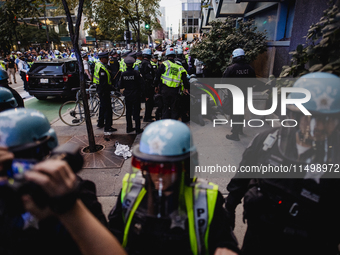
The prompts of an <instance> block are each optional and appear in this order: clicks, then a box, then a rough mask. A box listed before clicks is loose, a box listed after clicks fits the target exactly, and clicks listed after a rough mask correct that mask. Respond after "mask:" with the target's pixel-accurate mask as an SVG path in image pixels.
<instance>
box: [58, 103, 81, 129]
mask: <svg viewBox="0 0 340 255" xmlns="http://www.w3.org/2000/svg"><path fill="white" fill-rule="evenodd" d="M59 118H60V119H61V121H62V122H64V123H65V124H67V125H69V126H78V125H80V124H82V123H83V122H84V121H85V112H84V106H83V104H82V103H81V102H76V101H67V102H65V103H64V104H63V105H62V106H60V108H59Z"/></svg>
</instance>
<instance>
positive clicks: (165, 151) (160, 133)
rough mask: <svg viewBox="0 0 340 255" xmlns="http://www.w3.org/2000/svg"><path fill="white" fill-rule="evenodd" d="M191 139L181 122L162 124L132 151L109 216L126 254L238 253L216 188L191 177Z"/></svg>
mask: <svg viewBox="0 0 340 255" xmlns="http://www.w3.org/2000/svg"><path fill="white" fill-rule="evenodd" d="M191 138H192V137H191V132H190V129H189V128H188V127H187V126H186V125H185V124H183V123H182V122H179V121H175V120H160V121H156V122H153V123H152V124H150V125H148V127H147V128H146V129H145V131H144V132H143V134H142V137H141V141H140V144H139V146H136V147H134V149H133V158H132V172H131V173H130V174H126V175H125V177H124V179H123V185H122V190H121V192H120V194H119V197H118V200H117V204H116V206H115V207H114V208H113V209H112V211H111V212H110V214H109V216H108V218H109V229H110V230H111V232H112V233H113V234H114V235H115V236H116V237H117V238H118V240H119V241H120V242H121V243H122V245H123V247H124V248H125V249H126V251H127V252H128V254H165V255H167V254H171V255H173V254H177V255H180V254H183V255H184V254H186V255H187V254H229V255H232V254H233V255H235V254H237V252H238V248H237V241H236V239H235V237H234V235H233V232H232V230H231V227H230V225H229V222H230V221H229V219H228V217H227V214H226V211H225V210H224V208H223V207H222V205H223V197H222V195H221V193H220V192H219V191H218V186H217V185H215V184H214V183H211V182H207V181H205V180H201V179H197V178H193V179H192V178H190V165H191V167H194V166H195V165H197V164H198V160H197V151H196V148H195V146H194V145H193V143H192V139H191Z"/></svg>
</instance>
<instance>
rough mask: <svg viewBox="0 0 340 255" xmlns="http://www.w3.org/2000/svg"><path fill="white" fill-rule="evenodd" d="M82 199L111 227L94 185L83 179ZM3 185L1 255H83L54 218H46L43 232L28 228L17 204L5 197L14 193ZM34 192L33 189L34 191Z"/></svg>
mask: <svg viewBox="0 0 340 255" xmlns="http://www.w3.org/2000/svg"><path fill="white" fill-rule="evenodd" d="M79 181H80V183H79V191H78V197H79V198H80V199H81V200H82V202H83V203H84V205H85V206H86V207H87V208H88V209H89V210H90V211H91V213H92V214H93V215H94V216H95V217H96V218H97V219H98V220H99V221H100V222H101V223H102V224H103V225H104V226H107V221H106V218H105V215H104V214H103V212H102V207H101V204H100V203H99V202H98V200H97V196H96V187H95V184H94V183H93V182H91V181H86V180H82V179H81V178H80V177H79ZM5 188H6V187H5V186H1V185H0V254H1V255H22V254H35V255H45V254H50V255H60V254H65V255H78V254H79V255H80V254H82V253H81V251H80V250H79V248H78V246H77V244H76V243H75V242H74V240H73V239H72V237H71V235H70V234H69V233H68V232H67V230H66V229H65V227H64V226H63V225H62V224H61V222H60V221H59V220H58V219H57V218H54V217H50V218H46V219H43V220H41V221H39V223H38V227H39V229H37V228H36V227H33V226H28V225H27V226H28V227H26V228H25V229H23V228H24V226H25V224H26V223H27V221H26V223H25V221H24V218H26V217H25V216H28V214H25V215H24V216H22V215H21V214H20V213H18V211H16V210H13V208H14V204H13V201H8V196H7V197H3V195H4V194H8V192H10V191H9V190H8V189H7V190H5ZM32 188H33V187H32Z"/></svg>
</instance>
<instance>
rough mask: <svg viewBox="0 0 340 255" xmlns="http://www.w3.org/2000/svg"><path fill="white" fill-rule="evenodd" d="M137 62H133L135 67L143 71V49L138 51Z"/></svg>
mask: <svg viewBox="0 0 340 255" xmlns="http://www.w3.org/2000/svg"><path fill="white" fill-rule="evenodd" d="M135 56H136V62H135V63H134V64H133V69H135V70H137V71H138V72H141V70H140V69H141V65H142V60H143V53H142V52H141V51H138V52H136V55H135Z"/></svg>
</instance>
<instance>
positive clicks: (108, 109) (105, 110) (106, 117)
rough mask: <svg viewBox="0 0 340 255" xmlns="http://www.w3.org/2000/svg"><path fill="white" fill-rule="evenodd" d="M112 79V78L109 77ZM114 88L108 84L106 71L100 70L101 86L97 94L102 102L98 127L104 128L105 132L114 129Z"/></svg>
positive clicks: (98, 85)
mask: <svg viewBox="0 0 340 255" xmlns="http://www.w3.org/2000/svg"><path fill="white" fill-rule="evenodd" d="M109 78H110V77H109ZM112 90H113V87H112V86H111V85H110V84H109V83H108V77H107V73H106V72H105V70H103V69H102V68H100V70H99V84H97V93H98V96H99V100H100V107H99V117H98V125H97V126H98V127H104V132H106V131H110V129H112V127H111V126H112V104H111V91H112Z"/></svg>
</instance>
